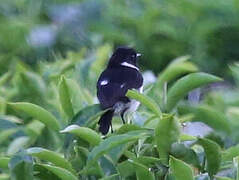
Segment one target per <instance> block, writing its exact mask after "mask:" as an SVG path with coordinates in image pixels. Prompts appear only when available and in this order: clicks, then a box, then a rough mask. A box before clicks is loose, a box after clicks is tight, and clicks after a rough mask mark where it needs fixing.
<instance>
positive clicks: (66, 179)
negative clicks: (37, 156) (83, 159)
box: [38, 164, 78, 180]
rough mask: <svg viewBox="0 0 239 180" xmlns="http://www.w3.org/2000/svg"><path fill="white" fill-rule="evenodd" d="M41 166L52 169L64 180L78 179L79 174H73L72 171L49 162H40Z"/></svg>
mask: <svg viewBox="0 0 239 180" xmlns="http://www.w3.org/2000/svg"><path fill="white" fill-rule="evenodd" d="M38 165H39V166H42V167H44V168H46V169H47V170H49V171H51V172H52V173H53V174H55V175H56V176H58V177H59V178H60V179H62V180H78V178H77V176H75V175H74V174H72V173H71V172H70V171H68V170H66V169H64V168H60V167H57V166H52V165H47V164H38Z"/></svg>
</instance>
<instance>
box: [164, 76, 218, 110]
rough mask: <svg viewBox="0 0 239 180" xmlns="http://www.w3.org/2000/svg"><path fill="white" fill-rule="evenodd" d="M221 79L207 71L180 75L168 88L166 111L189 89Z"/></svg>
mask: <svg viewBox="0 0 239 180" xmlns="http://www.w3.org/2000/svg"><path fill="white" fill-rule="evenodd" d="M221 80H222V79H220V78H218V77H216V76H213V75H210V74H207V73H191V74H189V75H186V76H184V77H182V78H181V79H179V80H178V81H176V82H175V83H174V85H173V86H172V87H171V88H170V89H169V91H168V96H167V98H168V99H167V105H166V109H167V110H168V111H170V110H172V109H173V108H174V107H175V105H176V104H177V103H178V102H179V100H180V99H182V98H183V97H184V96H185V95H186V94H187V93H188V92H190V91H191V90H193V89H195V88H198V87H200V86H203V85H206V84H208V83H213V82H218V81H221Z"/></svg>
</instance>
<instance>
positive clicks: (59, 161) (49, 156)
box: [26, 147, 75, 173]
mask: <svg viewBox="0 0 239 180" xmlns="http://www.w3.org/2000/svg"><path fill="white" fill-rule="evenodd" d="M26 153H27V154H29V155H31V156H33V157H37V158H39V159H41V160H44V161H48V162H51V163H52V164H54V165H56V166H58V167H61V168H64V169H67V170H69V171H71V172H72V173H75V171H74V170H73V168H72V166H71V164H70V163H69V162H68V161H67V160H66V159H64V158H63V157H62V155H61V154H59V153H56V152H53V151H50V150H48V149H44V148H40V147H33V148H29V149H27V150H26Z"/></svg>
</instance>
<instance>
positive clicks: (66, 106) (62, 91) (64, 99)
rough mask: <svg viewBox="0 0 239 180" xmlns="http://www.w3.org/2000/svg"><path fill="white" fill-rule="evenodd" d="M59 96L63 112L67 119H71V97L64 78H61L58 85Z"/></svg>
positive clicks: (72, 114) (72, 112) (72, 111)
mask: <svg viewBox="0 0 239 180" xmlns="http://www.w3.org/2000/svg"><path fill="white" fill-rule="evenodd" d="M59 96H60V102H61V107H62V109H63V111H64V112H65V113H66V114H67V115H68V117H70V118H71V117H73V116H74V110H73V107H72V102H71V95H70V91H69V87H68V86H67V83H66V79H65V77H64V76H61V80H60V84H59Z"/></svg>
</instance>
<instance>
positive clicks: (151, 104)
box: [126, 90, 162, 116]
mask: <svg viewBox="0 0 239 180" xmlns="http://www.w3.org/2000/svg"><path fill="white" fill-rule="evenodd" d="M126 96H128V97H129V98H131V99H136V100H137V101H139V102H141V103H142V104H143V105H145V106H146V107H147V108H148V109H150V110H151V111H152V112H153V113H155V115H157V116H161V115H162V112H161V110H160V108H159V106H158V105H157V103H156V102H155V101H154V100H153V99H151V98H149V97H148V96H145V95H143V94H141V93H139V92H138V91H135V90H128V92H127V94H126Z"/></svg>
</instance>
